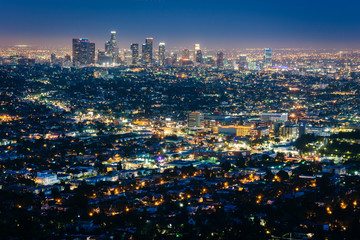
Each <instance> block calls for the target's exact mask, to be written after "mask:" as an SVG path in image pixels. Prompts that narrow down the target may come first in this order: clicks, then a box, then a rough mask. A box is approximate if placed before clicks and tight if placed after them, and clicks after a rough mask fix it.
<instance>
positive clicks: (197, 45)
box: [194, 43, 200, 62]
mask: <svg viewBox="0 0 360 240" xmlns="http://www.w3.org/2000/svg"><path fill="white" fill-rule="evenodd" d="M198 51H200V44H199V43H195V44H194V62H196V54H197V52H198Z"/></svg>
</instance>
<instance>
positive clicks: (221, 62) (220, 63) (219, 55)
mask: <svg viewBox="0 0 360 240" xmlns="http://www.w3.org/2000/svg"><path fill="white" fill-rule="evenodd" d="M216 66H217V67H218V68H221V67H224V53H223V52H218V53H217V54H216Z"/></svg>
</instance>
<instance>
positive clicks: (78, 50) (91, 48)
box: [72, 38, 95, 65]
mask: <svg viewBox="0 0 360 240" xmlns="http://www.w3.org/2000/svg"><path fill="white" fill-rule="evenodd" d="M72 47H73V62H74V63H75V64H80V65H83V64H92V63H95V43H91V42H90V41H89V40H88V39H87V38H73V42H72Z"/></svg>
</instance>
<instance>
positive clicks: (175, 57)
mask: <svg viewBox="0 0 360 240" xmlns="http://www.w3.org/2000/svg"><path fill="white" fill-rule="evenodd" d="M170 56H171V64H172V65H174V64H176V62H177V54H176V53H171V55H170Z"/></svg>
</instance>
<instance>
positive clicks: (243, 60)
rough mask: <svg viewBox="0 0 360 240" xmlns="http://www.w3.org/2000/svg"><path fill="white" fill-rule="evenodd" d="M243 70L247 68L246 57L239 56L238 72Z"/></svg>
mask: <svg viewBox="0 0 360 240" xmlns="http://www.w3.org/2000/svg"><path fill="white" fill-rule="evenodd" d="M245 68H247V57H246V55H240V59H239V70H244V69H245Z"/></svg>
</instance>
